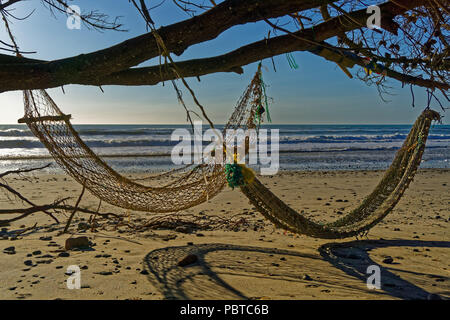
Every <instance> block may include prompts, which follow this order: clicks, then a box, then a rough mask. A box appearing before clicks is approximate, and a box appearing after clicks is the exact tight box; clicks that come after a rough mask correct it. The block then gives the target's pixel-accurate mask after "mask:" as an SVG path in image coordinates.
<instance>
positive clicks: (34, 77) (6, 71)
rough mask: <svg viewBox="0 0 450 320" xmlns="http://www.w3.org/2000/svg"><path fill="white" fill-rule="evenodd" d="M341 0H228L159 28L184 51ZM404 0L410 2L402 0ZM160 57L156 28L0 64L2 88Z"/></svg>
mask: <svg viewBox="0 0 450 320" xmlns="http://www.w3.org/2000/svg"><path fill="white" fill-rule="evenodd" d="M334 1H337V0H247V1H241V0H226V1H224V2H222V3H220V4H219V5H217V6H215V7H214V8H212V9H210V10H208V11H206V12H205V13H203V14H201V15H199V16H195V17H193V18H191V19H188V20H184V21H181V22H179V23H175V24H172V25H170V26H167V27H162V28H160V29H158V30H157V33H158V34H159V36H160V37H161V38H162V39H163V40H164V43H165V45H166V47H167V49H168V50H169V51H170V52H173V53H175V54H177V55H181V54H182V53H183V52H184V50H186V49H187V48H188V47H190V46H192V45H194V44H197V43H202V42H205V41H209V40H212V39H214V38H216V37H217V36H218V35H220V34H221V33H222V32H224V31H225V30H227V29H229V28H231V27H233V26H236V25H239V24H246V23H250V22H256V21H259V20H261V19H266V18H276V17H280V16H283V15H286V14H288V13H291V12H297V11H303V10H308V9H312V8H315V7H318V6H320V5H323V4H325V3H330V2H334ZM397 1H405V0H397ZM159 55H160V50H159V46H158V43H157V41H156V39H155V36H154V34H153V33H152V32H150V33H146V34H144V35H141V36H138V37H136V38H133V39H129V40H126V41H124V42H122V43H120V44H117V45H115V46H112V47H110V48H107V49H103V50H99V51H96V52H92V53H89V54H82V55H79V56H75V57H70V58H65V59H60V60H55V61H50V62H48V63H33V64H28V65H1V66H0V92H3V91H11V90H22V89H26V88H28V89H32V88H37V87H40V88H52V87H57V86H61V85H65V84H69V83H77V82H80V81H82V80H87V79H91V80H92V81H93V82H97V85H101V82H100V78H101V77H102V76H105V75H108V74H111V73H113V72H118V71H121V70H125V69H128V68H130V67H133V66H136V65H138V64H140V63H142V62H144V61H147V60H149V59H151V58H154V57H157V56H159Z"/></svg>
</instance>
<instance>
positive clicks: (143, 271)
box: [139, 270, 148, 275]
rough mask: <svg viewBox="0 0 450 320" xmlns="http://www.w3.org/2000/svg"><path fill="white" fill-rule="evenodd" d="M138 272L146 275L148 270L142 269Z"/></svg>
mask: <svg viewBox="0 0 450 320" xmlns="http://www.w3.org/2000/svg"><path fill="white" fill-rule="evenodd" d="M139 273H140V274H143V275H148V271H147V270H142V271H141V272H139Z"/></svg>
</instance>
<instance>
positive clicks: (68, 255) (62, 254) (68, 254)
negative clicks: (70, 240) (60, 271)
mask: <svg viewBox="0 0 450 320" xmlns="http://www.w3.org/2000/svg"><path fill="white" fill-rule="evenodd" d="M58 257H61V258H67V257H70V253H68V252H61V253H60V254H58Z"/></svg>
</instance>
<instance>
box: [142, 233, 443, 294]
mask: <svg viewBox="0 0 450 320" xmlns="http://www.w3.org/2000/svg"><path fill="white" fill-rule="evenodd" d="M388 246H422V247H449V246H450V243H448V242H424V241H406V240H404V241H381V242H379V241H378V242H371V241H369V242H368V241H358V242H353V241H352V242H348V243H344V244H333V245H332V244H326V245H324V246H322V247H321V248H320V250H319V252H320V254H308V253H300V252H294V251H289V250H280V249H274V248H263V247H250V246H240V245H227V244H204V245H197V246H182V247H167V248H162V249H157V250H154V251H152V252H150V253H149V254H148V255H147V256H146V257H145V259H144V266H145V268H146V270H147V271H148V272H149V276H148V279H149V281H150V282H151V283H152V284H153V285H154V286H155V287H156V288H157V289H158V290H159V291H160V292H161V293H162V294H163V296H164V298H165V299H181V300H183V299H219V300H222V299H260V298H263V297H268V298H273V299H315V298H318V297H320V298H322V299H340V298H347V299H348V298H349V297H350V298H351V297H361V298H365V299H386V298H389V296H391V297H396V298H402V299H411V298H412V299H414V298H420V299H426V298H427V297H428V295H429V293H428V292H426V291H425V290H423V289H421V288H419V287H417V286H415V285H414V284H412V283H409V282H407V281H406V280H403V279H401V278H400V277H398V276H396V275H394V274H392V273H390V272H389V271H388V270H387V269H385V268H381V269H382V279H384V280H383V281H389V283H394V284H395V286H396V287H383V288H382V289H383V290H378V291H373V290H369V289H367V287H366V280H367V275H366V273H365V272H366V270H367V267H368V266H369V265H372V264H375V263H374V262H373V261H372V259H371V258H370V257H369V255H368V254H367V252H366V248H367V249H368V250H370V249H373V248H376V247H388ZM330 250H331V253H329V252H330ZM356 251H357V253H355V252H356ZM350 252H352V255H351V256H350V257H351V258H352V259H348V258H346V257H347V256H348V254H349V253H350ZM336 253H337V254H338V255H335V254H336ZM189 254H194V255H196V256H197V257H198V261H197V262H196V263H194V264H192V265H189V266H187V267H179V266H178V265H177V264H178V262H179V261H180V260H182V259H183V258H184V257H186V256H187V255H189ZM355 255H358V257H359V259H355ZM329 263H331V264H332V265H333V266H334V267H336V268H333V267H330V264H329ZM306 275H308V276H306ZM349 275H350V277H349ZM386 279H388V280H386ZM287 283H289V284H295V285H293V286H285V287H283V291H284V292H282V293H280V294H278V295H277V296H272V295H271V293H272V291H271V290H270V288H271V287H279V286H282V285H283V284H287ZM399 288H404V290H400V289H399ZM278 291H279V290H278Z"/></svg>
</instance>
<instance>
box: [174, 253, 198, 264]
mask: <svg viewBox="0 0 450 320" xmlns="http://www.w3.org/2000/svg"><path fill="white" fill-rule="evenodd" d="M197 261H198V257H197V256H196V255H195V254H189V255H187V256H186V257H184V258H183V259H181V260H180V261H179V262H178V266H179V267H186V266H188V265H190V264H193V263H196V262H197Z"/></svg>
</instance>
